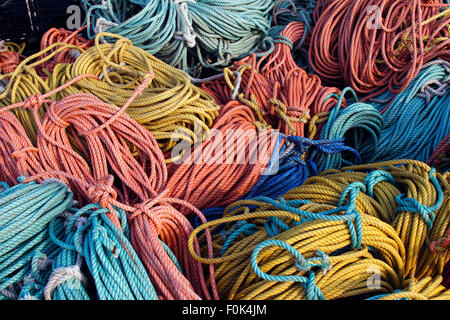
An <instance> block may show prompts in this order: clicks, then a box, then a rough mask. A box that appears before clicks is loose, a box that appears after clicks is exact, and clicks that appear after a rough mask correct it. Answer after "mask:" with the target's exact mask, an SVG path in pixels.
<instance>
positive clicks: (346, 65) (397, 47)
mask: <svg viewBox="0 0 450 320" xmlns="http://www.w3.org/2000/svg"><path fill="white" fill-rule="evenodd" d="M448 6H449V5H448V4H445V3H444V2H443V1H441V0H411V1H403V0H364V1H360V0H342V1H330V0H321V1H319V3H318V6H317V7H316V12H315V14H314V17H315V27H314V30H313V34H312V37H311V45H310V50H309V61H310V63H311V65H312V67H313V69H314V70H315V71H316V72H317V74H318V75H319V76H320V77H321V78H322V79H323V80H324V81H327V83H330V84H332V85H338V86H339V85H343V84H345V85H348V86H351V87H352V88H353V89H355V90H356V91H357V92H358V93H362V94H368V96H367V97H366V98H365V99H368V98H371V97H374V96H376V95H378V94H380V93H382V92H385V91H386V90H390V91H391V92H393V93H398V92H400V91H402V90H403V89H405V88H406V87H407V85H408V84H409V83H410V82H411V80H412V79H413V78H414V77H415V76H416V75H417V74H418V72H419V71H420V69H421V67H422V66H423V65H424V64H425V63H427V62H428V61H430V60H434V59H436V58H442V59H448V56H449V54H450V48H449V44H450V39H449V32H450V27H449V23H450V8H448V9H446V10H444V11H441V8H446V7H448Z"/></svg>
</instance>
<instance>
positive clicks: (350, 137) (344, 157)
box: [313, 87, 383, 173]
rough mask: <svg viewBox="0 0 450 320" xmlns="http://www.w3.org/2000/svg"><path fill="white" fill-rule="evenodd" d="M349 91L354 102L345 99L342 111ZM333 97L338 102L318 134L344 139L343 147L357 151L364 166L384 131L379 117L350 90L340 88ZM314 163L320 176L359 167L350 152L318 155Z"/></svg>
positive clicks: (322, 136) (376, 112)
mask: <svg viewBox="0 0 450 320" xmlns="http://www.w3.org/2000/svg"><path fill="white" fill-rule="evenodd" d="M348 92H349V93H351V94H352V98H353V99H351V100H347V106H346V107H345V108H343V107H342V101H343V99H344V96H345V95H346V94H347V93H348ZM330 97H331V96H330ZM336 98H337V99H338V103H337V105H336V106H335V107H334V108H333V109H332V110H331V112H330V115H329V117H328V120H327V123H326V124H325V126H324V128H323V129H322V131H321V133H320V139H342V138H345V144H346V145H347V146H349V147H352V148H354V149H355V150H356V151H358V153H359V155H360V156H361V159H362V162H363V163H367V159H368V158H370V157H371V156H372V154H373V152H374V151H375V148H376V146H377V145H378V143H379V139H380V135H381V131H382V128H383V119H382V116H381V114H380V112H379V111H378V110H377V109H376V108H374V107H373V106H372V105H370V104H366V103H361V102H358V98H357V96H356V93H355V92H354V91H353V89H351V88H349V87H346V88H345V89H343V90H342V93H341V95H340V96H339V97H338V96H336ZM313 160H314V162H315V163H316V164H317V171H318V172H319V173H320V172H322V171H324V170H327V169H340V168H342V167H343V166H351V165H355V164H358V162H359V160H360V159H358V158H357V157H355V156H354V154H352V153H335V154H325V153H320V154H317V155H316V156H315V157H314V159H313Z"/></svg>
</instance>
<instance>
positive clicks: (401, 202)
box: [395, 168, 444, 230]
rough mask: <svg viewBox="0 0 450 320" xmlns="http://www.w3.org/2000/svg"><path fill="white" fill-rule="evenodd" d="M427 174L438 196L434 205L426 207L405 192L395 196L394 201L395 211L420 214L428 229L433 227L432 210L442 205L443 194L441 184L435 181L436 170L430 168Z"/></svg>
mask: <svg viewBox="0 0 450 320" xmlns="http://www.w3.org/2000/svg"><path fill="white" fill-rule="evenodd" d="M428 175H429V177H430V180H431V183H432V184H433V185H434V187H435V188H436V191H437V194H438V198H437V200H436V203H435V204H434V206H432V207H428V206H426V205H424V204H422V203H420V202H419V201H417V200H416V199H414V198H410V197H407V196H406V194H399V195H398V196H397V197H396V198H395V201H396V202H397V204H398V206H397V208H396V212H400V211H409V212H413V213H418V214H420V216H421V217H422V219H423V220H424V221H425V223H426V224H427V227H428V229H429V230H430V229H431V228H432V227H433V222H434V219H435V218H436V215H435V214H434V212H435V211H436V210H438V209H439V208H440V206H441V205H442V202H443V200H444V194H443V192H442V189H441V186H440V185H439V182H438V181H437V178H436V170H435V169H434V168H432V169H431V171H430V172H429V173H428Z"/></svg>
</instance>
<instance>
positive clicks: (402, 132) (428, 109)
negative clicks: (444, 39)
mask: <svg viewBox="0 0 450 320" xmlns="http://www.w3.org/2000/svg"><path fill="white" fill-rule="evenodd" d="M449 81H450V62H448V61H444V60H434V61H432V62H430V63H427V64H425V65H424V68H423V69H422V70H421V71H420V73H419V74H418V75H417V76H416V77H415V78H414V79H413V80H412V81H411V83H410V84H409V86H408V87H407V88H406V89H405V90H404V91H402V92H400V93H399V94H398V95H397V96H396V97H395V98H394V99H393V100H392V102H391V103H390V104H385V103H382V104H374V106H375V107H376V108H377V109H378V110H380V111H381V112H383V129H382V130H381V134H380V138H379V143H378V145H377V146H376V149H375V150H373V146H371V150H370V151H368V152H366V154H368V155H369V156H368V157H366V161H368V162H376V161H384V160H392V159H416V160H419V161H424V162H425V161H429V160H430V158H432V155H433V152H434V150H437V149H438V146H439V145H440V144H441V143H443V145H442V147H440V148H439V150H437V153H441V152H445V143H446V142H445V140H446V139H447V138H446V137H447V136H449V135H450V113H449V112H448V111H449V107H448V106H449V104H450V92H447V86H448V84H449ZM391 97H392V94H385V95H382V96H379V97H377V100H381V101H383V100H384V101H386V100H390V98H391ZM447 140H448V139H447ZM447 144H448V142H447ZM447 149H448V146H447ZM435 156H436V155H435Z"/></svg>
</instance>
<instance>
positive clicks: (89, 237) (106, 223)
mask: <svg viewBox="0 0 450 320" xmlns="http://www.w3.org/2000/svg"><path fill="white" fill-rule="evenodd" d="M107 214H108V209H105V208H101V207H100V205H98V204H90V205H87V206H85V207H83V208H82V209H71V210H70V217H69V219H68V220H67V221H65V222H66V223H67V229H66V232H65V234H66V239H65V241H62V240H60V238H58V237H57V235H56V233H55V232H54V230H55V228H56V227H57V226H58V225H60V224H64V219H61V218H59V219H55V220H53V221H52V223H51V224H50V235H51V239H52V240H53V241H54V243H56V244H58V246H60V247H61V252H60V254H59V256H58V258H57V260H56V263H55V264H54V268H53V272H52V275H51V276H50V278H49V281H48V284H47V287H46V299H55V300H87V299H95V300H97V299H99V300H158V296H157V294H156V291H155V289H154V287H153V284H152V283H151V281H150V278H149V277H148V275H147V273H146V271H145V268H144V266H143V265H142V262H141V261H140V260H139V258H138V256H137V254H136V252H135V251H134V249H133V247H132V246H131V243H130V242H129V239H128V231H127V230H128V226H127V220H126V215H125V212H124V211H122V210H120V209H116V214H117V215H118V217H119V220H120V221H121V228H122V231H121V230H119V229H118V228H117V227H116V226H115V225H114V224H113V223H112V221H111V220H110V219H109V218H108V216H107ZM61 220H62V221H61ZM124 231H125V232H124ZM83 268H86V269H87V270H88V271H89V272H85V273H82V272H81V270H82V269H83ZM89 282H91V287H93V288H94V290H93V291H94V292H92V293H89V292H88V286H87V284H88V283H89Z"/></svg>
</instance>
